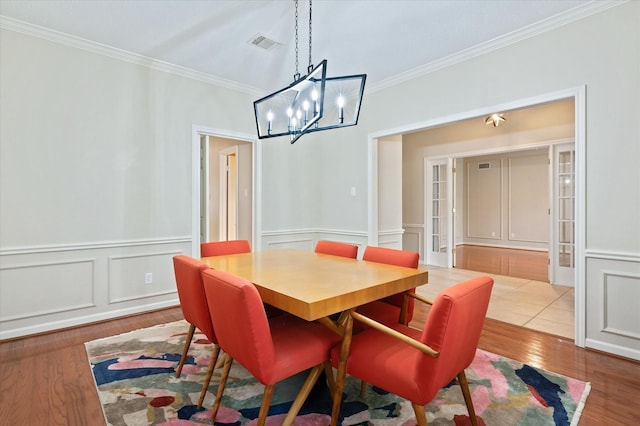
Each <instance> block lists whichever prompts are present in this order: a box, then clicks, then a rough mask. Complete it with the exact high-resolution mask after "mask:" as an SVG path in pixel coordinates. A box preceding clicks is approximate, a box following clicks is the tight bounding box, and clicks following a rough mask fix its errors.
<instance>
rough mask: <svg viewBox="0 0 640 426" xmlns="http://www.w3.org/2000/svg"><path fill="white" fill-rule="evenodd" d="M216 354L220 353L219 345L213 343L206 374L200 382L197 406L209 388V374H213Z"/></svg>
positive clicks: (200, 403)
mask: <svg viewBox="0 0 640 426" xmlns="http://www.w3.org/2000/svg"><path fill="white" fill-rule="evenodd" d="M218 355H220V346H218V345H216V344H214V345H213V351H212V352H211V360H210V361H209V368H207V375H206V376H205V378H204V382H203V383H202V391H200V400H199V401H198V408H201V407H202V402H203V401H204V397H205V396H206V395H207V390H208V389H209V383H211V376H213V370H215V368H216V363H217V361H218Z"/></svg>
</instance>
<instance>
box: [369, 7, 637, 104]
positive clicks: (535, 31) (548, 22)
mask: <svg viewBox="0 0 640 426" xmlns="http://www.w3.org/2000/svg"><path fill="white" fill-rule="evenodd" d="M628 2H629V0H622V1H620V0H602V1H600V0H591V1H589V2H586V3H585V4H584V5H581V6H577V7H574V8H573V9H571V10H568V11H566V12H562V13H560V14H558V15H555V16H552V17H550V18H547V19H545V20H542V21H540V22H536V23H535V24H531V25H528V26H526V27H522V28H520V29H518V30H516V31H513V32H511V33H509V34H505V35H503V36H500V37H496V38H494V39H491V40H488V41H486V42H484V43H480V44H478V45H476V46H473V47H470V48H467V49H464V50H461V51H460V52H457V53H454V54H452V55H449V56H445V57H444V58H441V59H437V60H435V61H432V62H429V63H428V64H425V65H421V66H419V67H416V68H413V69H411V70H409V71H405V72H403V73H400V74H397V75H395V76H393V77H389V78H386V79H384V80H382V81H380V82H378V83H376V84H373V85H371V86H369V90H367V93H369V94H371V93H375V92H377V91H379V90H382V89H387V88H389V87H392V86H395V85H398V84H400V83H404V82H407V81H409V80H413V79H414V78H418V77H422V76H424V75H427V74H430V73H432V72H435V71H438V70H441V69H443V68H447V67H450V66H452V65H456V64H458V63H461V62H464V61H467V60H469V59H472V58H475V57H478V56H481V55H484V54H487V53H490V52H493V51H495V50H498V49H501V48H503V47H506V46H509V45H512V44H514V43H518V42H520V41H523V40H526V39H529V38H532V37H535V36H537V35H540V34H542V33H545V32H547V31H551V30H554V29H556V28H560V27H562V26H565V25H567V24H570V23H572V22H576V21H579V20H581V19H584V18H587V17H589V16H592V15H595V14H597V13H600V12H603V11H605V10H607V9H611V8H613V7H616V6H620V5H622V4H625V3H628Z"/></svg>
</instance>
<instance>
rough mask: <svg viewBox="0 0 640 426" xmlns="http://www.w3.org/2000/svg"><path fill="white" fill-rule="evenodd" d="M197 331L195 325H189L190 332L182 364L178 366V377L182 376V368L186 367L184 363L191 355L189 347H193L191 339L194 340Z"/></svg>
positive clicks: (185, 344) (185, 342) (183, 349)
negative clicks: (188, 355)
mask: <svg viewBox="0 0 640 426" xmlns="http://www.w3.org/2000/svg"><path fill="white" fill-rule="evenodd" d="M195 331H196V326H195V325H193V324H189V332H188V333H187V338H186V340H185V341H184V348H182V356H181V357H180V363H179V364H178V368H177V369H176V377H180V374H182V366H184V362H185V360H186V359H187V354H188V353H189V345H191V339H193V333H194V332H195Z"/></svg>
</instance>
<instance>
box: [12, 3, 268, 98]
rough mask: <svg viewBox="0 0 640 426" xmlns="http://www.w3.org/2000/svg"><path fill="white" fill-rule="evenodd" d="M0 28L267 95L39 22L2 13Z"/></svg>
mask: <svg viewBox="0 0 640 426" xmlns="http://www.w3.org/2000/svg"><path fill="white" fill-rule="evenodd" d="M0 29H3V30H9V31H14V32H17V33H22V34H26V35H28V36H32V37H38V38H41V39H44V40H47V41H51V42H54V43H59V44H63V45H66V46H70V47H74V48H77V49H81V50H85V51H87V52H91V53H95V54H98V55H102V56H107V57H110V58H113V59H117V60H120V61H124V62H129V63H132V64H136V65H140V66H144V67H147V68H151V69H154V70H157V71H163V72H166V73H169V74H174V75H177V76H180V77H186V78H190V79H193V80H197V81H201V82H203V83H208V84H213V85H216V86H220V87H223V88H226V89H231V90H236V91H239V92H244V93H247V94H249V95H252V96H262V95H263V94H264V90H261V89H257V88H255V87H251V86H247V85H244V84H240V83H238V82H235V81H232V80H227V79H224V78H221V77H216V76H214V75H211V74H207V73H204V72H201V71H196V70H193V69H190V68H186V67H182V66H179V65H174V64H171V63H169V62H164V61H160V60H157V59H153V58H149V57H147V56H144V55H139V54H137V53H131V52H128V51H126V50H122V49H118V48H115V47H112V46H108V45H106V44H102V43H97V42H95V41H91V40H87V39H84V38H81V37H76V36H73V35H70V34H67V33H63V32H60V31H56V30H52V29H49V28H45V27H41V26H39V25H34V24H30V23H28V22H24V21H20V20H17V19H13V18H9V17H7V16H2V15H0Z"/></svg>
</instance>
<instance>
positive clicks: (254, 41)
mask: <svg viewBox="0 0 640 426" xmlns="http://www.w3.org/2000/svg"><path fill="white" fill-rule="evenodd" d="M248 43H249V44H251V45H253V46H256V47H259V48H261V49H264V50H271V49H273V48H275V47H277V46H280V43H278V42H277V41H275V40H271V39H270V38H267V37H266V36H263V35H262V34H256V35H255V36H253V37H251V39H250V40H249V41H248Z"/></svg>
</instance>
